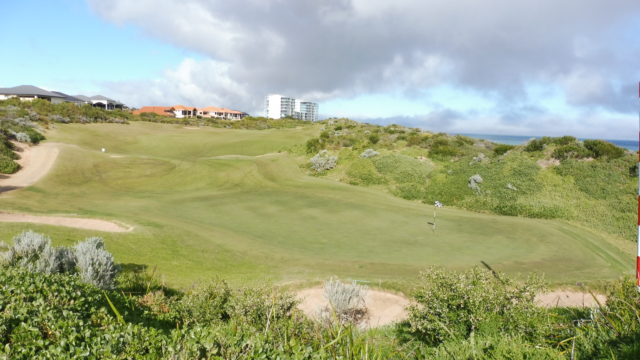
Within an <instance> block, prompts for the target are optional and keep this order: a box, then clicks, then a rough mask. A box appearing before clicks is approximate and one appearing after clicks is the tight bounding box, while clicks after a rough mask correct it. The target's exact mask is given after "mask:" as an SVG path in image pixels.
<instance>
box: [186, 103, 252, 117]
mask: <svg viewBox="0 0 640 360" xmlns="http://www.w3.org/2000/svg"><path fill="white" fill-rule="evenodd" d="M198 116H202V117H208V118H217V119H225V120H241V119H242V118H244V117H245V116H247V113H244V112H242V111H237V110H231V109H227V108H220V107H216V106H208V107H205V108H200V109H198Z"/></svg>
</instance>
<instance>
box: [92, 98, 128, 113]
mask: <svg viewBox="0 0 640 360" xmlns="http://www.w3.org/2000/svg"><path fill="white" fill-rule="evenodd" d="M89 101H90V102H91V105H93V106H95V107H99V108H102V109H105V110H114V109H120V110H122V109H124V107H125V106H124V104H123V103H121V102H119V101H116V100H113V99H109V98H108V97H106V96H102V95H96V96H92V97H90V98H89Z"/></svg>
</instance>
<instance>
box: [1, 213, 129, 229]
mask: <svg viewBox="0 0 640 360" xmlns="http://www.w3.org/2000/svg"><path fill="white" fill-rule="evenodd" d="M0 222H17V223H33V224H44V225H54V226H65V227H71V228H76V229H85V230H97V231H105V232H129V231H131V230H133V227H132V226H125V225H121V224H117V223H115V222H112V221H106V220H99V219H87V218H74V217H64V216H39V215H28V214H11V213H3V212H0Z"/></svg>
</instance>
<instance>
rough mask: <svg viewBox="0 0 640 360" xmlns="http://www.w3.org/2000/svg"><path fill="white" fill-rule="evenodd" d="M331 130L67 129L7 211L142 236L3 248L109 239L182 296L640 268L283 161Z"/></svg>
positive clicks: (541, 228) (62, 239) (617, 254)
mask: <svg viewBox="0 0 640 360" xmlns="http://www.w3.org/2000/svg"><path fill="white" fill-rule="evenodd" d="M318 133H319V128H318V127H313V126H310V127H305V128H299V129H279V130H262V131H252V130H228V129H213V128H202V129H199V130H189V129H184V128H183V127H181V126H178V125H160V124H149V123H132V124H130V125H115V124H96V125H78V124H71V125H58V126H57V129H55V130H53V131H51V132H49V133H48V134H47V137H48V138H49V139H51V140H53V141H58V142H64V143H68V144H73V145H74V146H66V147H64V148H63V149H62V151H61V154H60V156H59V158H58V162H57V163H56V165H55V167H54V169H53V171H52V173H50V175H49V176H47V177H46V178H45V179H43V180H41V181H40V182H39V183H38V184H37V185H36V186H33V187H30V188H27V189H23V190H19V191H16V192H13V193H9V194H5V195H2V210H12V211H21V212H32V213H56V214H60V213H63V214H64V213H71V214H79V215H82V216H90V217H98V218H104V219H114V220H119V221H123V222H126V223H128V224H132V225H134V226H135V227H136V229H135V230H134V231H133V232H132V233H126V234H105V233H103V234H96V233H95V232H90V231H83V230H74V229H67V228H56V227H49V226H41V225H25V224H7V223H0V239H3V240H5V241H7V240H9V239H10V238H11V237H12V236H14V235H15V234H16V233H19V232H21V231H22V230H24V229H29V228H31V229H33V230H35V231H40V232H45V233H47V234H50V235H51V237H52V238H53V240H54V243H56V244H65V245H69V244H71V243H72V242H73V239H77V238H82V237H87V236H93V235H100V236H102V237H104V239H105V242H106V244H107V247H108V248H109V250H110V251H112V253H113V254H114V256H115V258H116V261H118V262H120V263H125V264H131V265H132V266H133V264H139V265H146V266H149V267H150V268H153V267H154V266H157V272H158V274H160V276H161V278H163V279H165V281H167V282H168V283H169V284H172V285H176V286H182V287H184V286H188V285H190V284H191V283H192V282H194V281H197V280H202V279H207V278H210V277H213V276H222V277H224V278H226V279H229V281H230V282H232V283H245V282H248V283H251V282H253V283H255V282H264V281H274V282H284V281H301V280H311V279H326V278H327V277H329V276H331V275H337V276H340V277H342V278H353V279H359V280H369V281H376V282H377V281H382V282H384V283H385V284H391V285H390V286H393V283H398V282H401V281H403V280H406V279H411V278H413V276H414V274H416V273H417V272H418V271H419V270H420V269H422V268H424V267H425V266H426V265H442V266H447V267H449V268H456V269H459V268H468V267H470V266H473V265H477V264H478V263H479V262H480V261H485V262H487V263H489V264H491V265H492V266H493V267H494V268H496V269H497V270H500V271H503V272H506V273H510V274H516V275H517V274H522V273H527V272H531V271H536V272H544V273H546V275H547V279H548V280H550V281H552V282H559V283H571V282H575V281H590V280H600V279H609V278H615V277H617V276H619V275H620V274H621V273H623V272H625V271H626V268H627V267H628V266H627V264H626V262H628V261H630V260H631V258H632V256H630V255H629V254H628V253H627V252H626V251H623V250H620V249H619V248H618V247H617V246H616V245H614V244H613V243H612V242H611V240H612V239H610V238H609V237H608V236H607V235H603V234H600V233H596V232H593V231H591V230H587V229H584V228H581V227H577V226H575V225H571V224H569V223H566V222H561V221H549V220H542V219H524V218H517V217H504V216H497V215H489V214H479V213H472V212H469V211H464V210H457V209H452V208H445V209H439V210H438V217H437V219H438V226H437V231H435V232H433V231H432V227H431V226H430V225H429V224H427V221H430V219H431V217H432V211H433V208H432V207H431V206H426V205H423V204H420V203H417V202H412V201H406V200H402V199H400V198H397V197H394V196H392V195H389V194H385V193H384V192H381V191H380V190H379V189H377V188H375V187H373V188H365V187H355V186H351V185H348V184H343V183H340V182H337V181H335V180H332V179H331V178H318V177H310V176H308V175H306V171H305V170H303V169H301V167H300V164H303V163H305V162H306V160H305V158H303V157H300V158H297V157H295V156H293V155H290V154H288V153H285V152H282V153H278V152H279V151H281V150H286V149H290V148H292V147H293V146H297V145H298V144H304V143H305V141H306V140H307V139H308V138H310V137H312V136H316V135H317V134H318ZM102 147H104V148H106V149H107V152H106V153H101V152H100V148H102ZM358 154H359V152H358ZM112 156H116V157H112ZM374 159H375V158H374ZM505 171H507V170H505ZM510 171H511V170H510ZM513 171H516V170H513ZM483 176H485V175H484V174H483ZM464 186H466V184H465V185H464ZM516 186H518V184H516Z"/></svg>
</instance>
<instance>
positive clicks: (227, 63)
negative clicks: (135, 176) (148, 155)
mask: <svg viewBox="0 0 640 360" xmlns="http://www.w3.org/2000/svg"><path fill="white" fill-rule="evenodd" d="M1 8H2V10H3V13H4V14H5V16H3V19H2V21H0V32H1V33H2V34H3V36H1V37H0V48H1V49H3V50H2V56H0V87H11V86H17V85H22V84H30V85H36V86H39V87H43V88H45V89H49V90H58V91H62V92H65V93H68V94H86V95H94V94H102V95H105V96H108V97H111V98H115V99H117V100H120V101H122V102H124V103H126V104H127V105H129V106H132V107H140V106H145V105H174V104H184V105H191V106H211V105H213V106H224V107H229V108H234V109H238V110H243V111H246V112H248V113H251V114H253V115H262V113H263V107H264V98H265V96H266V95H267V94H270V93H279V94H283V95H287V96H291V97H295V98H302V99H306V100H309V101H315V102H318V103H319V104H320V114H321V116H324V117H349V118H352V119H356V120H359V121H366V122H370V123H377V124H391V123H397V124H402V125H407V126H412V127H420V128H424V129H428V130H433V131H444V132H451V133H478V134H508V135H530V136H534V135H538V136H540V135H550V136H559V135H566V134H569V135H573V136H577V137H581V138H606V139H635V138H637V133H638V110H639V108H640V102H639V99H638V89H637V87H638V81H639V80H640V66H639V65H640V64H639V60H640V36H639V35H640V2H639V1H637V0H610V1H601V0H563V1H550V0H520V1H512V0H484V1H477V0H449V1H442V0H234V1H228V0H136V1H131V0H56V1H50V0H22V1H8V2H3V4H2V7H1ZM6 14H11V15H10V16H6ZM7 55H9V56H7Z"/></svg>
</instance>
